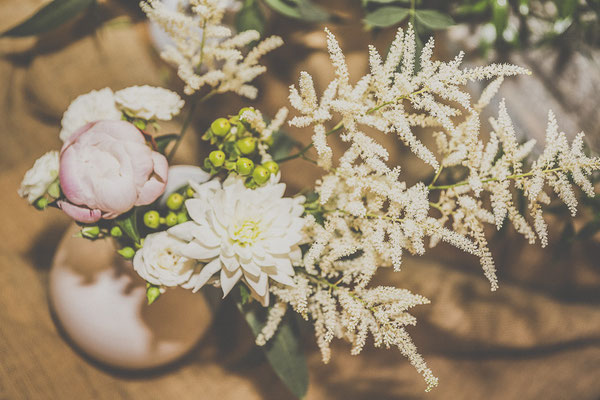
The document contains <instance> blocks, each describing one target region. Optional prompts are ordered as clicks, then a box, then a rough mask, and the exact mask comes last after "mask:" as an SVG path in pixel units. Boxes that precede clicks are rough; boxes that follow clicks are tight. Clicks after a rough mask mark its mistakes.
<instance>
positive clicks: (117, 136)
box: [58, 121, 169, 223]
mask: <svg viewBox="0 0 600 400" xmlns="http://www.w3.org/2000/svg"><path fill="white" fill-rule="evenodd" d="M168 169H169V166H168V163H167V159H166V158H165V157H164V156H163V155H162V154H160V153H158V152H156V151H152V149H151V148H150V147H148V145H147V144H146V141H145V139H144V136H143V135H142V134H141V133H140V131H139V130H138V129H137V128H136V127H135V126H133V125H132V124H130V123H129V122H125V121H97V122H92V123H89V124H87V125H85V126H83V127H82V128H80V129H79V130H78V131H76V132H75V133H74V134H73V135H72V136H71V137H69V139H68V140H67V141H66V142H65V144H64V145H63V148H62V150H61V152H60V172H59V176H60V185H61V188H62V191H63V193H64V195H65V197H66V198H67V200H68V201H59V202H58V206H59V207H60V208H61V209H62V210H63V211H64V212H65V213H66V214H67V215H69V216H70V217H72V218H74V219H75V220H77V221H79V222H84V223H92V222H96V221H98V220H99V219H100V218H106V219H111V218H115V217H117V216H119V215H120V214H123V213H124V212H127V211H129V210H130V209H131V208H132V207H133V206H141V205H145V204H150V203H152V202H153V201H154V200H156V199H157V198H158V197H159V196H160V195H161V194H162V193H163V192H164V190H165V186H166V184H167V173H168Z"/></svg>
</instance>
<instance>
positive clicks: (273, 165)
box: [262, 161, 279, 174]
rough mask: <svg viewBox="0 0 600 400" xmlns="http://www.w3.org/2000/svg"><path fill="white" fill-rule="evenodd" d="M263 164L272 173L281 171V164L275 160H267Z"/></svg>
mask: <svg viewBox="0 0 600 400" xmlns="http://www.w3.org/2000/svg"><path fill="white" fill-rule="evenodd" d="M262 166H263V167H265V168H266V169H268V170H269V172H270V173H272V174H276V173H278V172H279V164H277V163H276V162H275V161H267V162H266V163H264V164H263V165H262Z"/></svg>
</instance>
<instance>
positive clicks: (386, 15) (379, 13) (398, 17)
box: [365, 7, 410, 28]
mask: <svg viewBox="0 0 600 400" xmlns="http://www.w3.org/2000/svg"><path fill="white" fill-rule="evenodd" d="M409 14H410V9H408V8H403V7H381V8H378V9H377V10H375V11H373V12H371V13H369V14H367V15H366V17H365V22H366V23H367V24H369V25H371V26H376V27H380V28H385V27H388V26H392V25H396V24H399V23H400V22H402V21H404V20H405V19H406V17H408V15H409Z"/></svg>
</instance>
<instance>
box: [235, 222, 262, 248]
mask: <svg viewBox="0 0 600 400" xmlns="http://www.w3.org/2000/svg"><path fill="white" fill-rule="evenodd" d="M260 233H261V232H260V226H259V222H258V221H255V220H246V221H244V222H243V223H242V224H241V225H237V226H236V229H235V232H234V240H235V241H236V242H238V243H239V244H241V245H244V246H245V245H249V244H252V243H253V242H255V241H256V239H258V237H259V236H260Z"/></svg>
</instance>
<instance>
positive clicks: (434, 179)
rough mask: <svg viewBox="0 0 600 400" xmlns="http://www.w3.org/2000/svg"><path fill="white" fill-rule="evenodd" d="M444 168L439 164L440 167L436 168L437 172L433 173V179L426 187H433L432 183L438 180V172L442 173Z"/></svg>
mask: <svg viewBox="0 0 600 400" xmlns="http://www.w3.org/2000/svg"><path fill="white" fill-rule="evenodd" d="M443 169H444V166H443V165H440V168H439V169H438V170H437V172H436V173H435V176H434V177H433V180H432V181H431V183H430V184H429V186H427V189H429V190H431V188H432V187H434V186H433V185H434V184H435V182H436V181H437V180H438V178H439V177H440V174H441V173H442V170H443Z"/></svg>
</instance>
